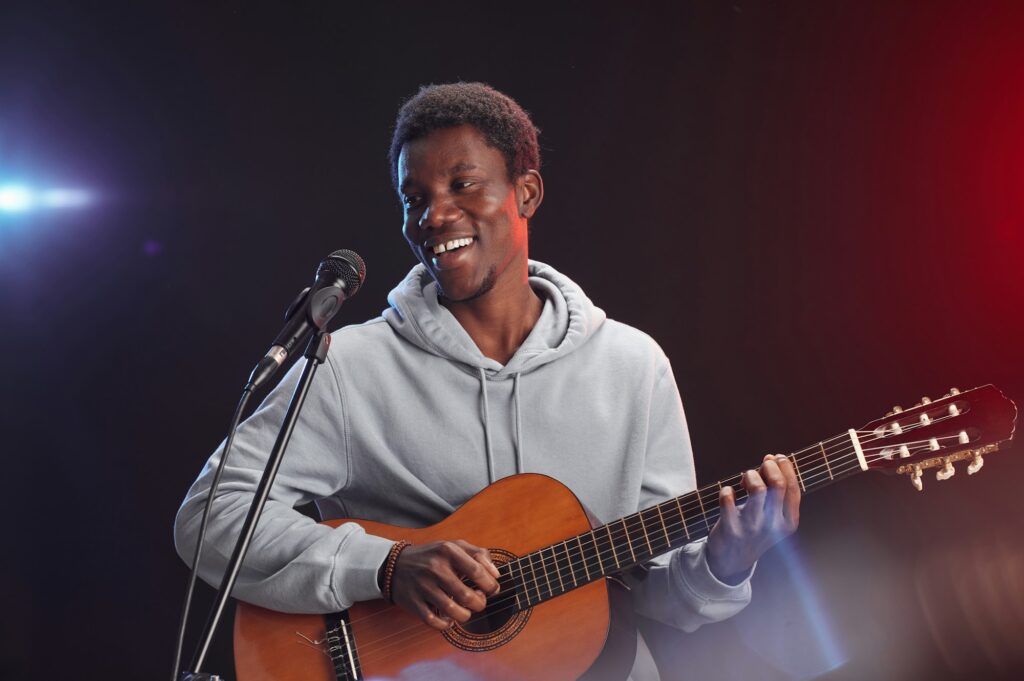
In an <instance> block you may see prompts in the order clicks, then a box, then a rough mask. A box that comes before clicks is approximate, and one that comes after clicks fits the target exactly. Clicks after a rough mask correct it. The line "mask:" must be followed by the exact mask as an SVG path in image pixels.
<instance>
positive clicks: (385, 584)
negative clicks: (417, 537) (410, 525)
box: [380, 539, 412, 603]
mask: <svg viewBox="0 0 1024 681" xmlns="http://www.w3.org/2000/svg"><path fill="white" fill-rule="evenodd" d="M410 546H412V544H411V543H410V542H407V541H405V540H404V539H403V540H402V541H400V542H395V545H394V546H392V547H391V551H390V552H389V553H388V559H387V560H386V561H385V562H384V579H383V581H382V583H381V587H380V590H381V593H382V594H383V595H384V600H385V601H387V602H389V603H394V602H395V601H394V600H392V598H391V578H392V577H394V575H395V564H396V563H398V556H399V554H401V553H402V551H404V550H405V549H407V548H409V547H410Z"/></svg>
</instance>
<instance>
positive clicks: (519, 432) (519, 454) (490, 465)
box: [480, 368, 526, 484]
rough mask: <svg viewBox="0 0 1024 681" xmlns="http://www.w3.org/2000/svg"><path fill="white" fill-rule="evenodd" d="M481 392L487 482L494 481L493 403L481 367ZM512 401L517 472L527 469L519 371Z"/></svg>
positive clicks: (513, 378)
mask: <svg viewBox="0 0 1024 681" xmlns="http://www.w3.org/2000/svg"><path fill="white" fill-rule="evenodd" d="M480 394H481V396H482V398H483V403H484V414H483V416H484V418H483V422H484V448H485V449H486V450H487V484H492V483H493V482H494V450H493V448H492V447H491V405H490V403H489V401H488V400H487V374H486V372H485V371H484V370H483V368H480ZM512 403H513V405H514V407H515V413H516V442H515V445H516V473H522V472H523V471H524V470H526V468H525V465H524V464H523V458H524V456H525V455H524V454H523V423H522V418H521V417H520V414H519V372H516V373H514V374H512Z"/></svg>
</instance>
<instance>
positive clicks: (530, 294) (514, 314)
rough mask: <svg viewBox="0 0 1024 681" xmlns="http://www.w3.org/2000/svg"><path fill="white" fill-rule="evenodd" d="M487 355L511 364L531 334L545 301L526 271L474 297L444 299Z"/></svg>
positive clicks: (444, 303) (449, 308) (446, 305)
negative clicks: (465, 299)
mask: <svg viewBox="0 0 1024 681" xmlns="http://www.w3.org/2000/svg"><path fill="white" fill-rule="evenodd" d="M441 302H442V304H443V305H444V306H445V307H447V308H448V310H449V311H450V312H451V313H452V316H454V317H455V319H456V320H458V322H459V324H461V325H462V328H464V329H465V330H466V333H468V334H469V337H470V338H472V339H473V342H474V343H476V346H477V348H479V349H480V352H481V353H482V354H483V355H484V357H489V358H491V359H493V360H494V361H496V362H499V363H501V364H508V361H509V360H510V359H512V356H513V355H515V354H516V350H518V349H519V346H520V345H522V344H523V341H525V340H526V337H527V336H529V335H530V331H532V330H533V327H534V325H535V324H536V323H537V320H538V319H539V318H540V313H541V310H542V309H543V308H544V304H543V302H542V301H541V299H540V297H539V296H538V295H537V294H536V293H535V292H534V290H533V289H532V288H530V283H529V280H528V278H527V276H526V274H525V273H524V275H523V277H522V278H521V279H520V280H517V281H515V282H512V283H511V284H507V285H505V286H503V287H501V288H499V286H497V285H496V286H495V287H494V288H493V289H491V290H490V291H488V292H487V293H485V294H484V295H482V296H480V297H479V298H474V299H473V300H470V301H466V302H458V303H456V302H451V301H448V300H444V299H442V301H441Z"/></svg>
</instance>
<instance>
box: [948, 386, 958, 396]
mask: <svg viewBox="0 0 1024 681" xmlns="http://www.w3.org/2000/svg"><path fill="white" fill-rule="evenodd" d="M959 394H960V389H959V388H950V389H949V392H948V393H946V397H952V396H953V395H959Z"/></svg>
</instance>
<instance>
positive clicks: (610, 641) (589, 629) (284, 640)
mask: <svg viewBox="0 0 1024 681" xmlns="http://www.w3.org/2000/svg"><path fill="white" fill-rule="evenodd" d="M343 522H348V521H344V520H334V521H329V523H328V524H330V525H332V526H337V525H339V524H341V523H343ZM354 522H357V523H359V524H360V525H361V526H362V527H363V528H365V530H366V531H367V532H368V533H370V534H375V535H378V536H382V537H387V538H389V539H395V540H399V539H407V540H409V541H411V542H413V543H414V544H419V543H426V542H432V541H440V540H454V539H465V540H466V541H469V542H471V543H473V544H476V545H477V546H484V547H487V548H489V549H491V550H492V558H493V559H494V561H495V563H498V564H499V565H500V564H501V563H502V562H504V561H505V560H508V559H509V558H515V557H519V556H524V555H526V554H529V553H530V552H531V551H534V550H536V549H538V548H541V547H544V546H547V545H550V544H554V543H556V542H560V541H562V540H563V539H566V538H568V537H572V536H573V535H577V534H580V533H582V532H588V531H590V529H591V528H592V526H593V525H592V521H591V518H590V516H589V514H588V513H587V511H586V509H585V508H584V507H583V505H582V504H581V503H580V501H579V500H578V499H577V498H576V496H575V495H574V494H573V493H572V492H571V491H570V490H569V489H568V488H567V487H565V486H564V485H562V484H561V483H559V482H557V481H556V480H553V479H552V478H549V477H546V476H543V475H537V474H523V475H516V476H512V477H508V478H504V479H502V480H500V481H498V482H496V483H494V484H493V485H491V486H490V487H488V488H486V489H485V490H483V491H482V492H480V493H479V494H477V495H476V496H474V497H473V498H471V499H470V500H469V501H468V502H466V504H465V505H463V506H462V507H461V508H460V509H459V510H458V511H456V512H455V513H453V514H452V515H451V516H449V517H448V518H446V519H445V520H443V521H441V522H440V523H438V524H436V525H432V526H430V527H424V528H420V529H407V528H401V527H395V526H392V525H386V524H383V523H376V522H371V521H363V520H356V521H354ZM500 597H501V594H498V595H497V596H495V598H500ZM613 610H614V614H615V617H614V619H613V616H612V615H613ZM631 615H632V609H631V607H630V604H629V597H628V594H627V593H625V590H624V589H622V588H621V587H619V586H618V585H617V584H615V583H614V582H610V581H609V580H606V579H598V580H596V581H594V582H592V583H590V584H587V585H585V586H582V587H580V588H577V589H573V590H571V591H569V592H567V593H565V594H563V595H561V596H560V597H559V598H556V599H553V600H548V601H545V602H542V603H540V604H538V605H536V606H534V607H532V608H526V609H524V610H521V611H517V612H510V613H508V615H506V616H505V618H506V620H507V621H504V622H499V621H498V620H494V621H493V622H491V625H493V626H491V625H489V627H490V628H487V627H485V629H486V630H483V631H480V630H479V629H480V627H476V628H475V629H476V630H474V631H468V630H466V629H462V628H461V627H456V628H455V630H454V631H450V632H445V633H441V632H438V631H436V630H434V629H431V628H430V627H428V626H427V625H425V624H423V622H422V621H421V620H420V619H419V618H418V617H416V616H415V615H413V614H412V613H409V612H407V611H405V610H404V609H402V608H399V607H397V606H394V605H391V604H388V603H385V602H384V601H380V600H378V601H367V602H361V603H356V604H355V605H353V606H352V607H351V608H349V609H348V610H347V611H346V612H345V616H346V617H347V626H350V627H351V637H350V639H351V641H352V642H354V650H352V651H351V652H352V656H351V658H349V656H348V651H345V658H346V660H349V659H352V660H356V659H357V661H358V665H359V668H360V670H361V672H360V673H359V675H358V676H355V675H345V673H344V672H339V671H336V662H334V661H332V659H331V657H330V656H329V655H328V648H329V644H328V643H326V642H325V630H326V628H327V627H326V625H325V617H324V616H323V615H289V614H284V613H278V612H273V611H270V610H266V609H263V608H259V607H256V606H254V605H250V604H247V603H239V607H238V611H237V615H236V619H235V666H236V671H237V674H238V678H239V681H335V680H336V679H348V678H352V679H354V678H360V679H362V678H366V679H416V680H417V681H425V680H428V679H437V680H438V681H442V680H443V681H463V680H465V681H469V680H470V679H474V680H475V679H481V680H483V679H486V680H488V681H491V680H493V681H503V680H508V681H512V680H521V679H530V680H531V681H548V680H550V681H565V680H566V679H578V678H586V679H587V681H598V680H602V681H603V680H605V679H607V680H608V681H613V680H615V681H621V680H622V679H625V678H626V677H627V676H628V674H629V670H630V668H631V665H632V663H633V655H634V653H635V644H636V633H635V627H634V626H633V622H632V617H631ZM499 619H500V618H499ZM603 651H604V654H602V652H603ZM599 657H600V660H599V659H598V658H599Z"/></svg>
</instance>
